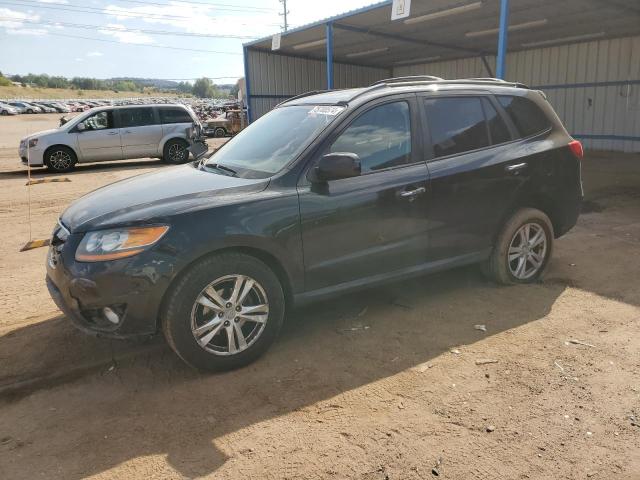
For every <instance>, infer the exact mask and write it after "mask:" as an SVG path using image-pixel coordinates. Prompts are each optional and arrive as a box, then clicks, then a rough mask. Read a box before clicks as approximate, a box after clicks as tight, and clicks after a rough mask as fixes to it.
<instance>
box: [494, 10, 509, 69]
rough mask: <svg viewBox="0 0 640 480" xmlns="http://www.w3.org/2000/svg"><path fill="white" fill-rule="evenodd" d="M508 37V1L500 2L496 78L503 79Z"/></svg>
mask: <svg viewBox="0 0 640 480" xmlns="http://www.w3.org/2000/svg"><path fill="white" fill-rule="evenodd" d="M508 37H509V0H500V30H499V32H498V57H497V59H496V77H498V78H501V79H504V77H505V74H506V63H507V43H508Z"/></svg>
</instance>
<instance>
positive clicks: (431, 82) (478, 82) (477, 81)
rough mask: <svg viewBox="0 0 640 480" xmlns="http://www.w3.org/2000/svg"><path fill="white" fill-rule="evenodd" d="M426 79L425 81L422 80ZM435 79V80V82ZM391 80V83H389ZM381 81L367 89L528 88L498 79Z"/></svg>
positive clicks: (400, 78)
mask: <svg viewBox="0 0 640 480" xmlns="http://www.w3.org/2000/svg"><path fill="white" fill-rule="evenodd" d="M424 78H427V79H424ZM436 79H437V80H436ZM389 80H392V81H389ZM389 80H381V81H380V82H376V83H372V84H371V85H370V86H369V87H368V88H369V89H372V88H378V87H381V86H389V87H408V86H412V85H490V84H492V83H493V84H498V85H501V86H505V87H515V88H529V87H528V86H527V85H525V84H524V83H519V82H507V81H505V80H502V79H499V78H456V79H453V80H444V79H442V78H438V77H429V76H424V77H423V76H416V77H398V78H397V79H389Z"/></svg>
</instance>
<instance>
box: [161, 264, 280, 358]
mask: <svg viewBox="0 0 640 480" xmlns="http://www.w3.org/2000/svg"><path fill="white" fill-rule="evenodd" d="M284 305H285V304H284V293H283V290H282V286H281V285H280V282H279V280H278V278H277V276H276V275H275V274H274V273H273V271H272V270H271V269H270V268H269V267H267V266H266V265H265V264H264V263H262V262H261V261H260V260H257V259H256V258H253V257H250V256H248V255H243V254H236V253H228V254H221V255H215V256H212V257H209V258H208V259H206V260H204V261H202V262H199V263H197V264H196V265H195V266H194V267H192V268H191V269H190V270H189V271H188V272H187V273H186V274H185V275H184V276H183V277H182V278H181V279H180V280H179V281H178V283H177V284H176V285H175V287H173V289H172V290H171V292H170V294H169V296H168V299H167V301H166V308H165V309H164V314H163V318H162V327H163V331H164V335H165V338H166V339H167V342H168V343H169V345H170V346H171V348H172V349H173V350H174V351H175V352H176V353H177V354H178V356H180V358H182V359H183V360H184V361H185V362H186V363H188V364H189V365H191V366H192V367H195V368H198V369H200V370H230V369H233V368H237V367H241V366H243V365H246V364H248V363H250V362H252V361H253V360H255V359H256V358H258V357H259V356H260V355H262V353H264V352H265V351H266V350H267V348H268V347H269V346H270V345H271V344H272V343H273V341H274V340H275V338H276V336H277V334H278V332H279V330H280V327H281V326H282V322H283V318H284Z"/></svg>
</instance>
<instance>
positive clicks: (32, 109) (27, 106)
mask: <svg viewBox="0 0 640 480" xmlns="http://www.w3.org/2000/svg"><path fill="white" fill-rule="evenodd" d="M9 105H11V106H12V107H16V108H19V109H21V112H20V113H42V109H41V108H40V107H38V106H36V105H33V104H31V103H27V102H9Z"/></svg>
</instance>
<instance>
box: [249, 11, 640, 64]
mask: <svg viewBox="0 0 640 480" xmlns="http://www.w3.org/2000/svg"><path fill="white" fill-rule="evenodd" d="M391 5H392V2H391V1H385V2H381V3H377V4H374V5H370V6H368V7H364V8H360V9H358V10H353V11H351V12H348V13H345V14H343V15H338V16H335V17H331V18H327V19H324V20H321V21H318V22H315V23H312V24H309V25H306V26H303V27H299V28H296V29H293V30H289V31H288V32H286V33H284V32H283V33H282V34H281V35H282V36H281V43H280V49H279V50H278V51H277V52H275V53H278V54H282V55H289V56H296V57H304V58H311V59H317V60H324V59H325V58H326V43H325V42H326V24H327V23H328V22H331V23H332V24H333V61H334V62H338V63H351V64H358V65H366V66H371V67H383V68H393V67H397V66H403V65H410V64H416V63H430V62H435V61H443V60H450V59H456V58H466V57H475V56H483V55H495V54H496V49H497V43H498V22H499V17H500V0H430V1H426V0H423V1H420V0H413V1H412V2H411V15H410V16H409V17H407V18H403V19H400V20H394V21H392V20H391ZM638 34H640V5H639V4H638V1H637V0H562V1H559V0H510V15H509V42H508V43H509V48H508V51H517V50H525V49H531V48H540V47H546V46H557V45H563V44H567V43H577V42H583V41H587V40H599V39H605V38H613V37H623V36H630V35H638ZM271 38H272V37H267V38H263V39H260V40H256V41H254V42H250V43H247V44H245V47H248V48H250V49H255V50H262V51H271Z"/></svg>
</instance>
